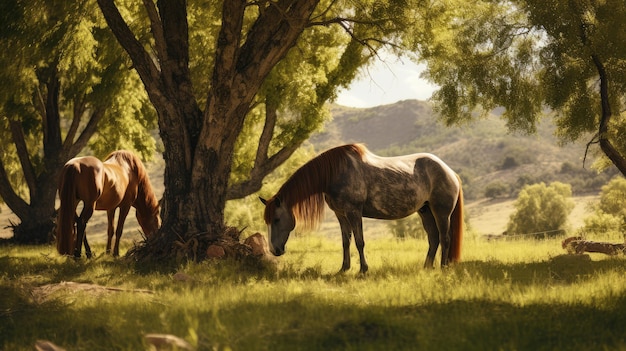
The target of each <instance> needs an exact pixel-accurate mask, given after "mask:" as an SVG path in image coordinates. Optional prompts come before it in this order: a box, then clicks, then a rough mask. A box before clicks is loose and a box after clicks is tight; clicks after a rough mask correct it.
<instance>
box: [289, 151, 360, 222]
mask: <svg viewBox="0 0 626 351" xmlns="http://www.w3.org/2000/svg"><path fill="white" fill-rule="evenodd" d="M360 155H361V151H360V149H359V148H358V146H354V145H347V146H344V147H339V148H335V149H331V150H328V151H326V152H324V153H322V154H321V155H319V156H317V157H316V158H314V159H312V160H311V161H309V162H307V163H306V164H305V165H304V166H302V167H300V168H299V169H298V170H297V171H296V172H295V173H294V174H293V175H292V176H291V177H290V178H289V179H288V180H287V181H286V182H285V184H283V186H282V187H281V188H280V190H279V191H278V195H277V197H279V198H281V200H282V201H284V202H285V203H286V204H287V206H289V208H290V209H291V211H292V213H293V215H294V217H295V218H296V221H298V222H299V223H300V225H301V226H303V227H305V228H309V229H312V228H314V227H315V226H316V225H317V224H318V223H319V222H320V221H321V220H322V219H323V216H324V202H325V201H324V193H325V192H327V191H328V188H329V187H330V186H331V185H332V184H333V183H334V182H335V180H336V178H337V176H338V175H339V174H342V173H344V172H345V171H346V169H347V168H348V167H349V165H350V164H351V163H352V162H353V160H352V159H351V157H355V156H359V157H360Z"/></svg>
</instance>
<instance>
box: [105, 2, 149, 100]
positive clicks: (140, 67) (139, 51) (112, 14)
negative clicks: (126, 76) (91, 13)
mask: <svg viewBox="0 0 626 351" xmlns="http://www.w3.org/2000/svg"><path fill="white" fill-rule="evenodd" d="M97 1H98V5H99V6H100V10H101V11H102V14H103V15H104V18H105V20H106V22H107V24H108V25H109V28H111V31H112V32H113V34H114V35H115V37H116V38H117V40H118V41H119V42H120V44H121V45H122V47H123V48H124V50H126V52H127V53H128V55H129V56H130V58H131V60H132V61H133V63H134V64H135V69H136V70H137V73H139V76H140V77H141V80H142V81H143V82H144V84H145V85H146V87H154V86H155V85H159V82H160V72H159V69H158V67H157V65H156V64H155V63H154V61H153V60H152V57H151V56H150V54H149V53H148V52H146V50H145V49H144V48H143V45H142V44H141V43H140V42H139V40H137V38H135V34H134V33H133V32H132V31H131V30H130V28H129V27H128V24H127V23H126V21H124V18H122V15H121V14H120V12H119V10H118V8H117V6H115V2H114V0H97ZM150 90H151V89H148V91H150Z"/></svg>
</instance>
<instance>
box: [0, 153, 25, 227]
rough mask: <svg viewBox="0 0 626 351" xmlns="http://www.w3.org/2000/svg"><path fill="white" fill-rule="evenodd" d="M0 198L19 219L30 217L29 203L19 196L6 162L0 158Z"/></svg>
mask: <svg viewBox="0 0 626 351" xmlns="http://www.w3.org/2000/svg"><path fill="white" fill-rule="evenodd" d="M0 196H1V197H2V200H4V202H6V204H7V205H8V206H9V208H10V209H11V210H12V211H13V212H14V213H15V214H16V215H17V216H18V217H19V218H27V217H26V216H27V215H28V213H29V212H28V203H26V201H24V200H23V199H22V198H21V197H19V196H18V195H17V193H16V192H15V190H14V189H13V186H12V185H11V182H10V181H9V176H8V175H7V172H6V168H5V167H4V162H3V161H2V158H1V157H0Z"/></svg>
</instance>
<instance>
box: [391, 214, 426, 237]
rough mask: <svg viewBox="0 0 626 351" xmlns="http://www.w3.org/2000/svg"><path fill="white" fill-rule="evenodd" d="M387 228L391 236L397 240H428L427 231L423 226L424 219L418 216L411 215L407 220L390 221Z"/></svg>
mask: <svg viewBox="0 0 626 351" xmlns="http://www.w3.org/2000/svg"><path fill="white" fill-rule="evenodd" d="M387 227H388V228H389V230H390V231H391V234H393V236H394V237H395V238H397V239H405V238H417V239H422V238H427V237H428V236H427V234H426V231H425V230H424V227H423V226H422V219H421V218H420V217H419V215H418V214H413V215H410V216H408V217H406V218H402V219H397V220H395V221H388V222H387Z"/></svg>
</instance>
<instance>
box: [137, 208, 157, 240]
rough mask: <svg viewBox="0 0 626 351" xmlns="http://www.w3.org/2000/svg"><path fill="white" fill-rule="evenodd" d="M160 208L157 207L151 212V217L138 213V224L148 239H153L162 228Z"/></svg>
mask: <svg viewBox="0 0 626 351" xmlns="http://www.w3.org/2000/svg"><path fill="white" fill-rule="evenodd" d="M160 212H161V211H160V207H156V208H155V209H154V210H153V211H151V213H150V215H145V214H140V211H136V217H137V223H139V226H140V227H141V230H143V233H144V234H145V235H146V237H148V238H149V237H151V236H153V235H155V234H156V232H157V231H158V230H159V228H161V215H160Z"/></svg>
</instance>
